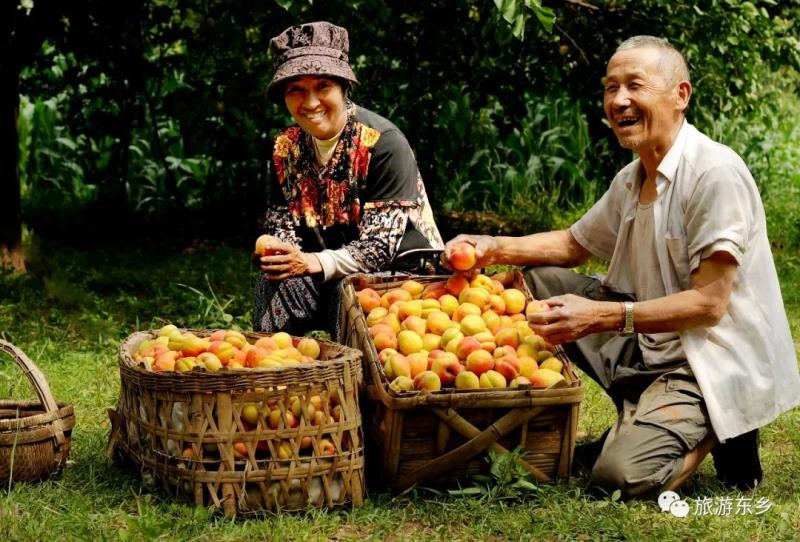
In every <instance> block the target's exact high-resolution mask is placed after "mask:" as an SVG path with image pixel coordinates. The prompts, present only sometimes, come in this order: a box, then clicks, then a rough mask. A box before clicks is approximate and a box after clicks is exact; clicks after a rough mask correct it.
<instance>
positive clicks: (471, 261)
mask: <svg viewBox="0 0 800 542" xmlns="http://www.w3.org/2000/svg"><path fill="white" fill-rule="evenodd" d="M475 263H476V255H475V247H474V246H472V245H471V244H469V243H456V244H455V245H453V248H452V249H451V250H450V265H451V266H452V267H453V269H455V270H457V271H467V270H469V269H472V268H473V267H475Z"/></svg>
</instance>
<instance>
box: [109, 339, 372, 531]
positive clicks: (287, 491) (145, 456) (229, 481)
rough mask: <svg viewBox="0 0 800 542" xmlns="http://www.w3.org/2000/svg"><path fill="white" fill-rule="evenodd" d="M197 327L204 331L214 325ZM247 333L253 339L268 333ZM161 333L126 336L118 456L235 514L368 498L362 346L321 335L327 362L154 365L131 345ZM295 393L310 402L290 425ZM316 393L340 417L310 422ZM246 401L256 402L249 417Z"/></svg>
mask: <svg viewBox="0 0 800 542" xmlns="http://www.w3.org/2000/svg"><path fill="white" fill-rule="evenodd" d="M190 331H192V332H193V333H195V334H196V335H197V336H200V337H204V336H208V335H209V334H210V333H211V332H212V330H190ZM244 335H245V336H246V337H247V339H248V341H250V342H253V341H254V340H256V339H258V338H260V337H263V336H266V334H264V333H244ZM154 336H155V335H154V333H153V332H139V333H134V334H133V335H131V336H130V337H128V338H127V339H126V340H125V341H124V342H123V343H122V344H121V345H120V357H119V368H120V377H121V387H120V399H119V403H118V406H117V409H116V411H110V412H109V415H110V417H111V421H112V432H111V437H110V441H109V453H110V454H111V455H112V456H113V457H117V458H119V459H122V460H123V462H125V463H128V464H132V465H131V466H135V467H136V468H138V469H140V470H141V472H142V475H143V477H146V478H150V477H153V478H154V480H155V481H158V482H160V483H161V485H162V486H163V487H164V489H165V490H167V491H168V492H169V493H171V494H173V495H175V496H176V497H180V498H183V499H187V498H188V500H190V501H193V502H194V504H195V505H197V506H207V507H211V508H216V509H221V510H222V511H223V512H224V513H225V514H226V515H227V516H235V515H237V514H240V513H241V514H247V513H258V512H260V511H263V510H273V511H275V510H300V509H304V508H306V507H326V508H331V507H336V506H342V505H345V504H348V503H349V504H351V505H353V506H359V505H361V504H362V502H363V498H364V492H365V481H364V449H363V434H362V427H361V412H360V408H359V397H358V382H359V381H361V379H362V365H361V353H360V352H359V351H357V350H354V349H352V348H348V347H345V346H342V345H339V344H336V343H333V342H329V341H319V343H320V347H321V356H320V357H321V359H320V361H318V362H313V363H306V364H303V365H301V366H296V367H275V368H256V369H225V370H222V371H219V372H217V373H211V372H207V371H204V370H195V371H191V372H187V373H170V372H160V373H153V372H150V371H147V370H145V369H144V368H142V367H141V366H139V365H138V364H137V363H136V362H134V361H133V358H132V353H133V352H134V351H135V348H136V347H137V345H138V344H139V343H141V342H142V341H143V340H146V339H151V338H153V337H154ZM297 339H298V338H296V337H294V338H293V340H295V341H296V340H297ZM290 398H293V399H294V400H295V401H297V402H298V404H299V405H300V410H301V411H302V414H301V415H300V416H299V418H298V419H297V420H296V422H297V423H292V424H289V423H288V419H289V418H288V417H289V406H288V405H289V402H290ZM315 400H316V401H319V403H320V404H324V405H333V403H334V402H335V403H336V404H337V405H338V406H337V407H336V412H337V414H336V416H335V417H334V416H332V415H329V414H327V413H326V414H325V415H324V416H321V419H320V420H319V421H312V419H311V415H310V413H309V411H308V407H309V405H310V404H311V403H312V402H313V401H315ZM247 405H256V406H257V411H258V414H257V420H256V421H255V423H254V424H253V425H249V426H248V424H246V423H245V422H244V420H243V411H244V409H245V408H246V407H247ZM268 405H271V409H272V410H273V411H276V412H278V417H279V420H278V424H277V426H271V425H270V424H269V423H268V418H269V410H268V409H267V406H268ZM326 412H327V411H326ZM237 446H238V451H237ZM326 450H327V451H326Z"/></svg>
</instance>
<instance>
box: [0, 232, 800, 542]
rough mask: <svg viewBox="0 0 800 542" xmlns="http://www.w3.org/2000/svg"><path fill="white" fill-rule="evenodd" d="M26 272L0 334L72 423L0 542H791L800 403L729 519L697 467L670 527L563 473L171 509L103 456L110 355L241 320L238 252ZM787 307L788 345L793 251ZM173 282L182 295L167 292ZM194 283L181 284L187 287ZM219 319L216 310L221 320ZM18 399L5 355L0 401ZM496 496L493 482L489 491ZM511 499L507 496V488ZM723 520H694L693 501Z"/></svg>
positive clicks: (37, 263)
mask: <svg viewBox="0 0 800 542" xmlns="http://www.w3.org/2000/svg"><path fill="white" fill-rule="evenodd" d="M30 257H31V264H30V273H29V274H28V275H27V276H24V277H18V276H17V277H14V276H8V275H0V336H2V337H3V338H5V339H6V340H10V341H11V342H13V343H14V344H16V345H17V346H19V347H21V348H23V349H24V350H25V351H26V352H27V353H28V355H29V356H30V357H32V358H33V359H34V360H36V361H37V363H38V364H39V366H40V367H41V368H42V370H43V371H44V372H45V374H46V375H47V377H48V380H49V382H50V384H51V386H52V388H53V391H54V393H55V395H56V396H57V397H58V398H59V399H60V400H65V401H69V402H72V403H73V404H74V406H75V410H76V414H77V427H76V429H75V432H74V439H73V445H74V447H73V449H72V455H71V458H72V462H71V464H70V465H69V466H68V468H67V469H66V470H65V472H64V473H63V475H62V476H61V477H60V478H58V479H56V480H50V481H47V482H44V483H40V484H20V485H16V486H13V487H10V488H8V487H3V488H0V540H87V539H92V540H106V539H112V540H113V539H123V540H154V539H163V540H325V539H332V540H526V539H527V540H592V541H594V540H648V541H649V540H751V541H757V540H790V539H796V538H797V536H798V535H797V533H798V532H800V519H798V518H800V504H798V502H799V500H798V494H800V481H798V479H797V478H796V476H795V473H797V472H800V429H798V428H800V410H795V411H794V412H790V413H787V414H784V415H783V416H781V417H780V418H779V419H778V420H777V421H776V422H775V423H773V424H771V425H770V426H768V427H767V428H766V429H765V430H764V431H763V432H762V441H763V444H762V458H763V462H764V467H765V471H766V478H765V480H764V484H763V485H762V487H760V488H759V489H758V490H757V491H756V492H755V493H752V494H748V495H746V496H744V497H745V498H751V499H752V501H751V502H752V503H753V504H755V503H756V501H757V500H758V499H759V498H763V499H765V501H763V502H768V503H769V504H770V505H771V507H770V508H769V509H767V510H765V511H764V510H761V511H763V513H761V514H756V513H755V511H754V512H753V513H747V514H736V513H735V512H736V505H737V503H738V502H744V501H739V499H740V498H742V497H743V496H741V495H739V494H736V493H730V492H726V491H724V490H722V488H721V487H720V486H719V485H718V484H717V483H716V481H715V478H714V471H713V467H712V466H711V463H710V459H708V460H706V462H705V463H704V464H703V465H702V467H701V469H700V472H699V474H698V475H697V476H695V478H694V479H693V480H692V481H691V482H690V483H689V484H687V485H686V486H685V487H684V488H683V489H682V491H681V495H682V496H685V497H686V498H688V501H689V503H690V505H692V513H690V515H689V516H688V517H686V518H677V517H674V516H672V515H670V514H666V513H662V512H661V511H660V510H659V508H658V506H657V505H656V504H655V503H654V502H631V503H621V502H618V501H615V500H612V499H611V498H608V499H605V500H596V499H591V498H589V497H587V496H586V495H585V494H584V492H583V485H584V483H585V479H583V478H573V479H571V480H570V481H567V482H562V483H559V484H557V485H555V486H544V487H540V488H538V489H537V490H535V491H529V492H526V493H525V494H523V495H521V498H515V499H503V498H502V495H501V493H502V491H494V492H491V493H488V494H484V495H483V496H482V497H474V496H472V497H463V496H459V497H456V496H451V495H447V494H444V495H442V494H435V493H432V492H430V491H427V490H422V489H418V490H415V491H413V492H411V493H408V494H406V495H404V496H401V497H392V496H391V495H389V494H388V493H386V492H383V491H381V490H380V489H372V490H371V492H370V495H369V499H368V501H367V503H366V504H365V505H364V506H363V507H361V508H359V509H353V510H341V511H332V512H320V511H315V512H310V513H307V514H284V515H278V516H266V517H264V518H261V519H257V520H241V519H238V520H227V519H224V518H222V517H220V516H219V515H214V514H210V513H209V512H207V511H206V510H202V509H195V508H192V507H188V506H184V505H179V504H174V503H173V502H171V500H170V499H169V498H168V497H167V496H165V495H164V494H163V493H162V492H160V491H159V490H152V489H149V488H147V487H144V486H143V485H142V483H141V481H140V480H139V479H138V478H137V477H136V476H133V475H130V474H128V473H127V472H124V471H122V470H120V469H118V468H117V467H116V465H114V464H113V463H111V462H110V461H109V460H108V459H107V458H106V455H105V445H106V438H107V435H108V431H109V423H108V419H107V416H106V410H107V409H108V408H109V407H113V406H114V405H115V403H116V396H117V392H118V386H119V376H118V372H117V365H116V355H117V354H116V347H117V345H118V343H119V341H120V339H122V338H124V337H125V336H127V335H128V334H129V333H131V332H133V331H135V330H137V329H149V328H152V327H158V326H160V325H162V324H163V323H164V322H165V321H167V320H169V321H174V322H176V323H179V324H182V325H186V326H215V325H223V324H226V323H227V320H231V318H232V320H231V324H230V325H240V326H243V327H247V326H248V325H249V313H250V287H249V286H250V281H251V269H250V267H249V264H248V261H247V254H246V250H245V249H244V248H241V249H240V248H231V247H226V246H215V245H213V244H210V243H198V244H194V245H189V246H187V247H185V248H183V249H182V250H175V249H174V248H169V247H161V246H141V247H137V248H128V247H121V248H116V249H104V250H81V249H64V248H54V247H48V246H40V247H39V248H38V249H37V251H36V252H35V253H32V254H31V255H30ZM778 265H779V269H780V270H781V278H782V281H783V289H784V296H785V301H786V306H787V311H788V313H789V315H790V318H791V321H792V330H793V333H794V336H795V337H800V294H798V293H797V290H796V285H797V284H800V257H798V256H796V255H794V254H792V255H789V254H782V255H779V258H778ZM181 284H183V285H184V286H181ZM192 288H194V290H193V289H192ZM226 314H227V315H229V316H226ZM588 388H589V389H588V391H589V393H588V397H587V399H586V401H585V403H584V405H583V408H582V411H581V418H580V427H579V429H580V431H582V432H584V433H585V434H586V438H596V437H597V436H599V434H600V433H601V432H602V431H603V430H604V429H605V428H606V427H607V426H608V425H609V424H610V423H611V420H612V419H613V409H612V406H611V404H610V401H609V400H608V399H607V398H605V396H604V395H603V394H602V393H601V392H600V391H599V389H598V388H597V387H596V386H594V385H593V384H591V383H589V384H588ZM9 396H12V397H26V398H29V397H32V392H31V390H30V388H29V386H28V385H27V383H26V381H25V379H24V378H23V377H22V376H21V375H20V372H19V371H18V370H17V369H16V368H15V367H12V366H11V364H10V363H8V362H7V358H3V363H2V365H0V397H9ZM500 489H503V488H500ZM517 496H518V497H519V496H520V495H517ZM704 497H705V498H710V499H712V500H713V502H714V505H715V507H716V505H717V504H721V503H723V502H724V500H723V499H725V498H731V499H732V501H733V511H732V512H731V513H730V514H729V515H718V516H710V515H697V514H694V508H695V505H696V503H697V500H698V499H701V498H704Z"/></svg>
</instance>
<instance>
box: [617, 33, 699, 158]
mask: <svg viewBox="0 0 800 542" xmlns="http://www.w3.org/2000/svg"><path fill="white" fill-rule="evenodd" d="M661 54H662V51H660V50H659V49H656V48H652V47H646V48H638V49H628V50H625V51H620V52H618V53H616V54H614V56H612V57H611V60H610V61H609V62H608V68H607V70H606V86H605V93H604V97H603V108H604V110H605V113H606V117H607V118H608V121H609V123H610V124H611V129H612V130H613V131H614V135H616V136H617V139H618V140H619V144H620V145H622V146H623V147H624V148H626V149H632V150H634V151H636V152H639V153H640V154H641V153H642V152H643V151H645V152H647V151H654V150H661V151H665V150H666V149H667V148H669V146H671V144H672V140H673V137H674V135H675V133H676V132H677V130H678V127H679V126H680V124H681V122H682V119H683V116H682V114H681V112H682V110H683V108H684V107H685V106H686V103H685V102H683V101H682V100H681V99H680V97H679V95H678V94H679V92H678V86H679V85H678V84H670V83H669V82H668V81H667V80H666V78H665V77H664V75H663V74H662V73H661V71H660V70H659V62H660V60H661ZM686 99H687V100H688V97H687V98H686Z"/></svg>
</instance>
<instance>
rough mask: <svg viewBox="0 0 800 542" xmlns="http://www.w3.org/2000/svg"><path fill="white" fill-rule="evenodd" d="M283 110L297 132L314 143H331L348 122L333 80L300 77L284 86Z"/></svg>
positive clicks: (341, 92) (339, 92)
mask: <svg viewBox="0 0 800 542" xmlns="http://www.w3.org/2000/svg"><path fill="white" fill-rule="evenodd" d="M283 98H284V101H285V102H286V108H287V109H288V110H289V113H291V115H292V117H293V118H294V120H295V122H297V124H299V125H300V128H302V129H303V130H305V131H306V132H308V133H309V134H311V135H312V136H314V137H316V138H317V139H330V138H332V137H334V136H335V135H336V134H338V133H339V131H341V129H342V127H343V126H344V124H345V122H346V121H347V106H346V104H345V96H344V92H343V91H342V87H341V86H339V83H337V82H336V81H334V80H333V79H330V78H327V77H313V76H310V75H303V76H300V77H297V78H295V79H292V80H291V81H289V82H288V83H286V87H285V88H284V93H283Z"/></svg>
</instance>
